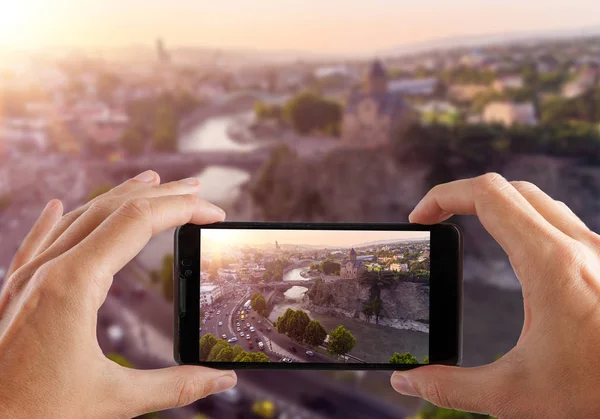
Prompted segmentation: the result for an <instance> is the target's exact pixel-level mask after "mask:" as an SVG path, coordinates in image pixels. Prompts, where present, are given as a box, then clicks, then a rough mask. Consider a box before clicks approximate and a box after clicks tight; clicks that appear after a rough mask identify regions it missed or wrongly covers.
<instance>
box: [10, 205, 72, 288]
mask: <svg viewBox="0 0 600 419" xmlns="http://www.w3.org/2000/svg"><path fill="white" fill-rule="evenodd" d="M62 213H63V205H62V202H60V201H59V200H57V199H53V200H52V201H50V202H48V204H47V205H46V207H45V208H44V209H43V210H42V213H41V214H40V217H39V218H38V220H37V221H36V222H35V224H34V225H33V227H32V228H31V231H30V232H29V233H28V234H27V236H26V237H25V239H24V240H23V242H22V243H21V246H20V247H19V250H17V253H16V254H15V256H14V258H13V260H12V263H11V264H10V266H9V268H8V271H7V273H6V277H7V278H10V276H11V275H12V274H13V273H14V272H15V271H16V270H17V269H19V268H20V267H21V266H23V265H24V264H26V263H27V262H28V261H29V260H30V259H31V258H32V257H33V255H34V254H35V252H36V251H37V249H38V248H39V247H40V245H41V243H42V242H43V240H44V238H45V237H46V236H47V235H48V234H49V233H50V231H51V230H52V228H53V227H54V225H55V224H56V223H57V222H58V220H60V217H61V216H62Z"/></svg>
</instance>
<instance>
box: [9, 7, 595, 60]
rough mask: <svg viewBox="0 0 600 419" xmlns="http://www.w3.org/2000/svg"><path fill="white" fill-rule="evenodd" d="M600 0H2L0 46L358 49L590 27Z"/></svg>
mask: <svg viewBox="0 0 600 419" xmlns="http://www.w3.org/2000/svg"><path fill="white" fill-rule="evenodd" d="M599 24H600V1H598V0H360V1H359V0H327V1H322V0H256V1H251V0H219V1H210V0H145V1H142V0H118V1H117V0H102V1H96V0H0V46H4V47H10V48H14V49H37V48H43V47H48V46H68V47H83V48H92V47H119V46H131V45H149V46H151V45H153V44H154V40H155V39H156V38H157V37H162V38H163V39H164V40H165V42H166V44H167V45H177V46H179V45H186V46H205V47H211V48H212V47H216V48H223V49H237V48H242V49H248V48H251V49H260V50H265V51H281V50H286V51H303V52H313V53H352V52H365V51H371V50H381V49H385V48H389V47H393V46H397V45H402V44H409V43H414V42H420V41H425V40H430V39H436V38H446V37H454V36H467V35H479V34H497V33H504V32H506V33H512V32H519V31H537V30H548V29H565V28H571V29H573V28H585V27H589V26H598V25H599Z"/></svg>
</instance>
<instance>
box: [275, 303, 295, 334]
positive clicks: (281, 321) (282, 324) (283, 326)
mask: <svg viewBox="0 0 600 419" xmlns="http://www.w3.org/2000/svg"><path fill="white" fill-rule="evenodd" d="M294 313H295V311H294V310H292V309H291V308H288V309H287V310H285V313H283V315H282V316H279V317H278V318H277V331H278V332H279V333H281V334H286V333H287V327H288V326H287V323H288V321H289V320H290V318H291V317H292V316H293V315H294Z"/></svg>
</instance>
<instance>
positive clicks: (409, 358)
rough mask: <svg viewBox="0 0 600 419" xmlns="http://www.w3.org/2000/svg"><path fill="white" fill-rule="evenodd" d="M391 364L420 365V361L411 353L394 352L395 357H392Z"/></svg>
mask: <svg viewBox="0 0 600 419" xmlns="http://www.w3.org/2000/svg"><path fill="white" fill-rule="evenodd" d="M389 362H390V364H418V363H419V360H418V359H417V358H416V357H415V356H413V355H412V354H411V353H410V352H406V353H403V354H400V353H398V352H394V355H392V357H391V358H390V361H389Z"/></svg>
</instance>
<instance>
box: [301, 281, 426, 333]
mask: <svg viewBox="0 0 600 419" xmlns="http://www.w3.org/2000/svg"><path fill="white" fill-rule="evenodd" d="M379 297H380V298H381V301H382V310H381V313H380V316H379V320H378V321H376V319H375V316H371V317H370V318H367V316H365V315H364V313H362V306H363V303H364V302H366V301H368V300H369V298H370V286H366V285H359V286H358V287H357V285H356V282H355V281H351V280H347V279H338V280H335V281H328V282H323V281H318V282H316V283H315V284H314V285H313V286H312V287H311V289H310V290H309V291H308V292H307V293H306V295H305V297H304V301H303V307H304V308H305V309H307V310H310V311H313V312H317V313H320V314H325V315H328V316H333V317H336V316H340V317H341V316H343V317H351V318H355V319H359V320H362V321H365V322H369V323H373V324H375V323H378V324H380V325H383V326H390V327H395V328H397V329H407V330H416V331H420V332H428V331H429V286H428V285H426V284H420V283H413V282H398V283H397V284H395V285H393V286H390V287H386V288H382V289H381V292H380V295H379Z"/></svg>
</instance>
